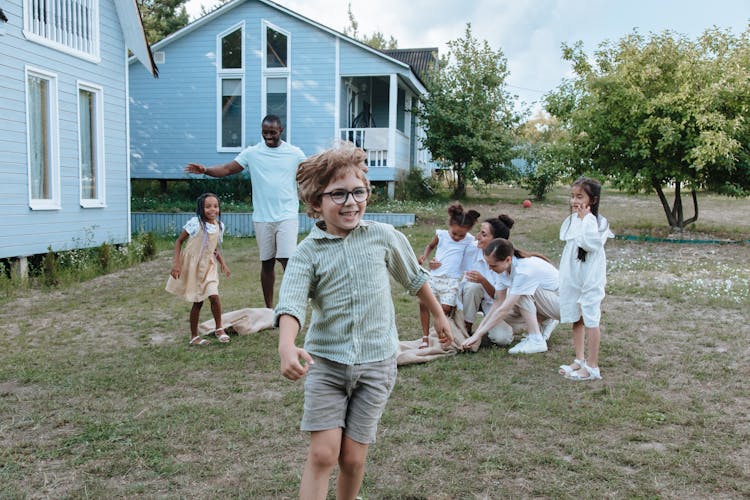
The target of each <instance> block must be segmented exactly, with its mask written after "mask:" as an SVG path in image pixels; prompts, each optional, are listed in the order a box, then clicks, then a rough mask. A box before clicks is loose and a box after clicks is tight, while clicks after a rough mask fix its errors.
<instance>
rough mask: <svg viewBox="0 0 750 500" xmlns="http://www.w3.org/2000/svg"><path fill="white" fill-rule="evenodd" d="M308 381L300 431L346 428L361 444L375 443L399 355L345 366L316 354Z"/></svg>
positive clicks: (391, 387)
mask: <svg viewBox="0 0 750 500" xmlns="http://www.w3.org/2000/svg"><path fill="white" fill-rule="evenodd" d="M313 359H314V360H315V363H314V364H312V365H310V370H309V371H308V372H307V377H306V378H305V412H304V414H303V415H302V423H301V424H300V429H301V430H303V431H310V432H314V431H325V430H329V429H340V428H343V429H344V434H346V435H347V436H349V437H350V438H351V439H353V440H354V441H356V442H358V443H364V444H370V443H374V442H375V436H376V434H377V430H378V423H379V422H380V417H381V416H382V415H383V410H385V404H386V403H387V402H388V398H389V397H390V395H391V391H392V390H393V386H394V385H395V384H396V375H397V370H396V356H395V355H394V356H391V357H390V358H388V359H384V360H383V361H375V362H373V363H362V364H359V365H351V366H350V365H342V364H341V363H336V362H335V361H331V360H329V359H325V358H321V357H320V356H315V355H313Z"/></svg>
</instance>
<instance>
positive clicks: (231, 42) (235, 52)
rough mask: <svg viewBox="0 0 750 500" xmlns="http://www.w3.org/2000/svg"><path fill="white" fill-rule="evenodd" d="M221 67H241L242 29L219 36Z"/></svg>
mask: <svg viewBox="0 0 750 500" xmlns="http://www.w3.org/2000/svg"><path fill="white" fill-rule="evenodd" d="M221 69H242V29H238V30H235V31H233V32H231V33H229V34H228V35H226V36H224V37H222V38H221Z"/></svg>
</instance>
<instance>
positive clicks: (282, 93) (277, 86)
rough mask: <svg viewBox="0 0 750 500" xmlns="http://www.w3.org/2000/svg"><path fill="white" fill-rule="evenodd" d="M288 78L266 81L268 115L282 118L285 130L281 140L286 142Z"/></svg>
mask: <svg viewBox="0 0 750 500" xmlns="http://www.w3.org/2000/svg"><path fill="white" fill-rule="evenodd" d="M286 98H287V94H286V78H268V79H266V114H268V115H277V116H278V117H279V118H281V122H282V124H283V125H284V130H283V131H282V132H281V139H282V140H284V141H285V140H286V126H285V123H286V106H287V103H286Z"/></svg>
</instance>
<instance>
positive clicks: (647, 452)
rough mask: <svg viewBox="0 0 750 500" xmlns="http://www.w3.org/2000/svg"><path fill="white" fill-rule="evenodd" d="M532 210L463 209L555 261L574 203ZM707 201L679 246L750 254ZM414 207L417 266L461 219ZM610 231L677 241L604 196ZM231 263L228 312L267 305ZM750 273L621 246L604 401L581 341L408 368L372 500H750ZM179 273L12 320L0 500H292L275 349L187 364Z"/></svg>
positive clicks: (508, 197) (4, 378) (298, 445)
mask: <svg viewBox="0 0 750 500" xmlns="http://www.w3.org/2000/svg"><path fill="white" fill-rule="evenodd" d="M524 198H526V195H525V193H524V192H523V191H521V190H518V189H513V188H494V189H493V190H492V191H491V192H489V193H485V194H482V195H477V194H475V195H474V197H473V198H471V199H470V200H469V201H467V202H466V203H465V204H464V205H465V206H466V207H470V208H475V209H477V210H478V211H479V212H480V213H481V214H482V218H485V217H489V216H495V215H498V214H500V213H508V214H510V215H511V216H512V217H514V218H516V226H515V227H514V229H513V232H512V239H513V240H514V241H515V243H516V245H517V246H519V247H521V248H524V249H527V250H533V251H538V252H542V253H545V254H546V255H548V256H549V257H550V258H551V259H552V260H553V261H556V260H557V259H559V255H560V252H561V250H562V244H561V242H560V241H558V240H557V233H558V229H559V225H560V222H561V221H562V220H563V218H564V217H565V215H566V214H567V212H568V209H567V205H566V203H567V190H565V189H564V188H560V189H557V190H556V191H555V192H553V193H552V194H551V195H550V197H549V200H548V201H547V202H543V203H542V202H539V203H534V204H533V206H532V207H531V208H529V209H523V208H521V205H520V201H521V200H523V199H524ZM699 201H700V203H701V218H700V219H699V224H698V225H697V226H696V227H694V228H691V229H690V231H689V232H688V233H686V234H684V235H682V239H702V238H703V239H705V238H706V237H707V236H716V237H721V238H727V239H733V240H747V238H748V235H750V201H748V200H734V199H727V198H720V197H712V196H701V198H700V200H699ZM406 208H408V209H411V210H415V211H416V212H417V215H418V221H419V222H418V224H417V226H415V227H412V228H404V230H403V232H404V233H405V234H406V235H407V236H408V237H409V240H410V241H411V242H412V245H413V246H414V248H415V249H416V250H417V251H421V250H422V249H423V248H424V245H425V244H426V243H427V242H428V241H429V239H430V238H431V237H432V235H433V234H434V230H435V228H436V227H440V228H442V227H444V226H445V219H446V217H447V213H446V211H445V208H446V206H445V205H444V204H442V205H439V206H434V205H426V204H422V205H416V204H414V205H409V206H408V207H406ZM601 212H602V213H603V214H604V215H606V216H607V217H608V218H609V219H610V222H611V225H612V228H613V230H614V232H615V233H617V234H651V235H659V236H665V235H666V232H665V231H664V230H663V226H664V224H665V218H664V215H663V213H662V212H661V208H660V207H659V206H658V203H657V201H656V198H655V197H653V199H652V197H647V196H627V195H625V194H622V193H612V192H608V191H607V190H605V192H604V195H603V199H602V204H601ZM224 252H225V258H226V260H227V262H228V264H229V265H230V267H231V269H232V277H231V278H230V279H223V280H222V282H221V285H220V291H221V298H222V303H223V306H224V309H225V310H232V309H237V308H241V307H260V306H261V305H262V303H263V301H262V294H261V291H260V284H259V277H258V274H259V262H258V254H257V248H256V245H255V241H254V240H253V239H228V240H227V241H226V242H225V245H224ZM748 259H750V245H748V244H726V245H708V244H700V243H696V244H685V243H683V244H676V243H644V242H635V241H625V240H619V239H618V240H614V241H611V242H610V243H608V260H609V275H608V280H609V282H608V290H607V291H608V297H607V299H606V302H605V304H604V307H603V310H604V313H603V322H602V324H603V338H602V350H601V356H600V366H601V369H602V375H603V377H604V379H603V380H602V381H598V382H593V383H584V382H579V383H575V382H571V381H568V380H565V379H564V378H562V377H561V376H559V375H558V374H557V367H558V365H560V364H562V363H567V362H569V361H571V360H572V357H573V352H572V347H571V335H570V328H569V325H561V326H559V327H558V328H557V330H556V331H555V333H553V336H552V338H551V341H550V351H549V352H547V353H544V354H536V355H531V356H511V355H508V354H507V352H506V351H505V350H504V349H499V348H492V349H484V350H481V351H479V352H478V353H476V354H461V355H458V356H455V357H453V358H448V359H444V360H438V361H434V362H432V363H429V364H425V365H417V366H409V367H405V368H402V369H400V372H399V382H398V384H397V386H396V389H395V390H394V393H393V396H392V397H391V400H390V402H389V404H388V407H387V410H386V412H385V415H384V416H383V419H382V421H381V425H380V428H379V433H378V442H377V443H376V444H375V445H373V446H372V447H371V451H370V454H369V456H368V463H367V472H366V476H365V481H364V486H363V489H362V492H361V495H362V497H363V498H369V499H381V498H393V499H403V498H412V499H418V498H425V499H426V498H430V499H448V498H456V499H463V498H540V497H541V498H571V499H573V498H597V497H610V498H708V497H711V498H741V497H747V496H748V495H750V448H748V446H747V444H746V443H747V442H749V441H750V426H748V415H750V399H749V398H748V397H747V392H748V390H747V387H748V383H747V379H748V375H750V369H749V368H748V366H750V350H749V349H748V347H747V340H748V338H750V327H748V324H747V318H748V315H747V311H748V307H749V306H750V297H749V296H748V290H749V289H750V269H749V268H748V265H747V262H748ZM170 266H171V252H170V251H168V250H164V251H161V252H160V253H159V254H158V256H157V258H156V259H155V260H153V261H150V262H146V263H143V264H140V265H139V266H137V267H134V268H131V269H128V270H125V271H118V272H116V273H112V274H109V275H106V276H101V277H99V278H95V279H93V280H90V281H86V282H84V283H80V284H74V285H70V286H66V287H64V288H62V289H59V290H52V291H42V290H33V289H32V290H19V291H16V292H15V293H14V295H13V297H12V298H10V299H9V300H7V301H6V302H5V303H4V307H3V308H2V311H0V333H2V334H3V338H4V340H5V341H4V343H3V347H2V349H0V498H116V497H120V498H122V497H141V496H143V497H149V498H155V497H160V498H233V497H244V498H294V497H296V495H297V486H298V484H299V478H300V475H301V472H302V465H303V463H304V460H305V454H306V451H307V436H306V435H305V434H303V433H301V432H300V431H299V430H298V428H299V421H300V417H301V414H302V394H303V391H302V383H301V382H297V383H292V382H290V381H287V380H286V379H284V378H283V377H281V375H280V374H279V368H278V356H277V354H276V342H277V332H276V331H275V330H270V331H265V332H261V333H258V334H253V335H249V336H245V337H233V339H232V342H231V343H230V344H229V345H219V344H218V343H217V342H214V343H213V344H212V345H211V346H209V347H208V348H205V349H200V348H189V347H188V346H187V340H188V326H187V320H188V311H189V304H187V303H185V302H180V301H179V300H178V299H175V298H174V297H172V296H170V295H168V294H167V293H166V292H164V284H165V281H166V277H167V275H168V273H169V269H170ZM280 278H281V276H280V274H279V279H280ZM277 285H278V283H277ZM393 296H394V302H395V304H396V309H397V320H398V325H399V329H400V335H401V338H402V339H409V340H411V339H415V338H417V337H418V336H419V335H420V327H419V322H418V319H417V311H418V308H417V303H416V301H415V299H414V298H413V297H411V296H408V295H406V294H405V293H403V291H402V290H400V289H397V288H394V294H393ZM209 317H210V313H209V310H208V306H207V307H205V308H204V314H203V318H205V319H208V318H209ZM299 341H300V342H302V338H300V339H299Z"/></svg>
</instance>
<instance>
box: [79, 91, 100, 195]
mask: <svg viewBox="0 0 750 500" xmlns="http://www.w3.org/2000/svg"><path fill="white" fill-rule="evenodd" d="M102 101H103V99H102V90H101V88H98V87H95V86H90V85H86V84H80V83H79V85H78V142H79V147H78V151H79V164H80V182H81V186H80V187H81V206H82V207H103V206H104V137H103V117H104V113H103V109H102V106H103V104H102Z"/></svg>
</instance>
